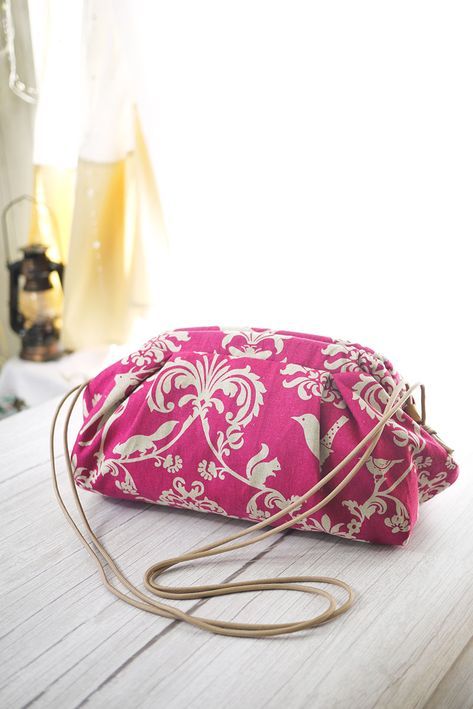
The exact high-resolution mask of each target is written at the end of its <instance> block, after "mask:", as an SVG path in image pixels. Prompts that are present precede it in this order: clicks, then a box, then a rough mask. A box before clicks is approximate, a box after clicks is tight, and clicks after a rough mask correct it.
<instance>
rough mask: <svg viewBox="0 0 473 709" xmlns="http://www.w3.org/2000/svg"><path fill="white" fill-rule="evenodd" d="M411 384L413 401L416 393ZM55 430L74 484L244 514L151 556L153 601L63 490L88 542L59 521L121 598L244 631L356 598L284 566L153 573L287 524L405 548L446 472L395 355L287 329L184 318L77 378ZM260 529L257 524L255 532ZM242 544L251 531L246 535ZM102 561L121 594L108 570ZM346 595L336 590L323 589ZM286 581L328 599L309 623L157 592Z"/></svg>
mask: <svg viewBox="0 0 473 709" xmlns="http://www.w3.org/2000/svg"><path fill="white" fill-rule="evenodd" d="M417 387H420V389H421V393H422V397H421V400H422V412H421V415H420V414H418V412H417V410H416V408H415V406H414V402H413V398H412V394H413V391H414V390H415V389H416V388H417ZM73 392H75V395H74V398H73V401H72V405H71V407H70V409H69V412H68V415H67V420H66V427H65V438H64V442H65V451H66V462H67V463H68V469H69V475H70V478H71V481H72V480H73V481H74V482H75V483H76V485H77V486H78V487H80V488H82V489H86V490H91V491H93V492H99V493H102V494H103V495H108V496H111V497H117V498H123V499H127V500H136V501H140V502H147V503H150V502H151V503H156V504H159V505H168V506H173V507H180V508H185V509H190V510H198V511H200V512H207V513H209V512H210V513H214V514H218V515H225V516H227V517H234V518H238V519H244V520H251V521H253V522H254V524H253V525H252V526H250V527H248V528H245V529H244V530H242V531H240V532H238V533H236V534H233V535H230V536H228V537H226V538H225V539H221V540H219V541H217V542H213V543H212V544H209V545H206V546H204V547H200V548H199V549H197V550H193V551H192V552H189V553H186V554H183V555H181V556H178V557H174V558H171V559H166V560H164V561H162V562H160V563H158V564H155V565H153V566H152V567H151V568H150V569H148V571H147V572H146V574H145V587H146V588H147V590H148V591H150V592H151V593H152V594H154V597H150V596H149V595H148V594H146V593H144V592H143V591H142V590H141V589H139V588H138V587H136V586H134V585H133V584H131V583H130V582H129V581H128V579H127V578H126V577H125V576H124V574H123V573H122V572H121V571H120V569H119V568H118V567H117V565H116V564H115V562H114V561H113V559H112V558H111V557H110V555H109V554H108V552H107V551H106V549H105V548H104V546H103V544H102V543H101V542H100V541H99V540H98V538H97V537H96V535H95V534H94V532H93V531H92V529H91V527H90V524H89V522H88V520H87V517H86V516H85V513H84V510H83V507H82V505H81V502H80V500H79V496H78V493H77V489H76V488H75V487H74V486H73V489H74V495H75V501H76V504H77V507H78V512H79V515H80V517H81V519H82V522H83V524H84V525H85V527H86V529H87V533H88V536H89V538H90V541H91V542H92V546H91V545H90V543H89V541H88V540H87V538H86V536H85V535H84V534H83V533H81V532H80V530H79V527H78V526H77V525H76V523H75V522H74V521H73V519H72V518H71V516H70V515H69V513H68V511H67V509H66V507H65V505H64V502H63V499H62V497H61V494H60V492H59V489H58V486H57V482H56V471H55V462H54V426H55V423H56V419H57V416H58V413H59V410H60V408H61V406H62V404H63V403H64V401H65V399H66V398H67V397H65V398H64V399H63V402H61V405H60V407H59V408H58V411H57V412H56V416H55V419H54V423H53V432H52V437H51V452H52V464H53V473H54V485H55V490H56V493H57V495H58V498H59V501H60V504H61V506H62V509H63V511H64V513H65V514H66V516H67V518H68V520H69V522H70V523H71V524H72V525H73V527H74V528H75V530H76V532H77V533H78V534H79V535H80V537H81V540H82V542H83V543H84V545H85V546H86V548H87V550H88V551H89V552H90V553H91V555H92V556H93V558H94V559H95V561H96V562H97V563H98V565H99V567H100V569H101V573H102V578H103V580H104V583H105V585H106V586H107V587H108V588H109V589H110V590H111V591H112V592H113V593H114V594H115V595H117V596H118V597H120V598H122V599H123V600H125V601H126V602H128V603H130V604H132V605H134V606H136V607H138V608H142V609H144V610H147V611H150V612H153V613H155V614H157V615H161V616H164V617H167V618H176V619H179V620H184V621H187V622H189V623H191V624H193V625H196V626H198V627H200V628H203V629H205V630H209V631H212V632H214V633H218V634H222V635H232V636H239V637H265V636H271V635H278V634H282V633H290V632H294V631H297V630H303V629H305V628H310V627H314V626H316V625H320V624H321V623H324V622H327V621H328V620H331V619H332V618H334V617H336V616H337V615H340V614H341V613H343V612H344V611H346V610H347V609H348V608H349V607H350V606H351V604H352V602H353V594H352V591H351V588H350V587H349V586H348V585H347V584H346V583H344V582H343V581H340V580H339V579H334V578H327V577H318V576H294V577H276V578H265V579H257V580H255V581H240V582H233V581H232V582H230V583H223V584H211V585H205V586H190V587H168V586H162V585H159V584H158V583H157V581H156V579H157V577H158V575H159V574H161V573H162V572H163V571H164V570H166V569H169V568H170V567H172V566H174V565H175V564H178V563H180V562H183V561H191V560H195V559H199V558H203V557H207V556H213V555H216V554H220V553H224V552H226V551H231V550H233V549H239V548H242V547H245V546H248V545H250V544H254V543H255V542H257V541H260V540H262V539H265V538H267V537H268V536H270V535H272V534H277V533H279V532H281V531H283V530H284V529H287V528H289V527H293V528H295V529H298V530H302V531H307V532H326V533H328V534H333V535H336V536H339V537H343V538H345V539H353V540H359V541H364V542H374V543H379V544H398V545H399V544H404V543H405V542H406V541H407V540H408V538H409V536H410V534H411V533H412V530H413V528H414V525H415V523H416V520H417V516H418V510H419V502H424V501H426V500H429V499H430V498H432V497H433V496H434V495H436V494H437V493H438V492H440V491H441V490H443V489H445V488H446V487H448V486H449V485H450V484H451V483H453V482H454V481H455V480H456V478H457V475H458V467H457V465H456V463H455V462H454V461H453V459H452V457H451V452H452V451H451V449H450V448H448V447H447V446H446V445H445V444H444V443H442V441H441V440H440V439H439V438H438V436H437V434H436V432H435V431H433V430H432V429H431V428H430V427H428V426H427V425H426V423H425V393H424V389H423V387H422V386H421V385H414V386H411V387H409V386H408V385H407V384H406V383H405V382H404V381H403V380H402V379H401V377H400V376H399V375H398V374H397V373H396V372H395V371H394V369H393V367H392V365H391V363H390V362H389V361H388V360H386V359H385V358H384V357H382V356H381V355H379V354H377V353H375V352H374V351H373V350H371V349H369V348H367V347H361V346H360V345H358V344H354V343H352V342H346V341H340V340H332V339H330V338H327V337H320V336H316V335H308V334H301V333H295V332H287V331H274V330H264V329H260V328H252V329H239V330H237V329H220V328H218V327H207V328H205V327H202V328H187V329H178V330H173V331H170V332H166V333H164V334H162V335H159V336H157V337H154V338H152V339H151V340H149V341H148V342H147V343H146V344H145V345H144V346H143V348H142V349H140V350H139V351H137V352H133V353H132V354H130V355H129V356H127V357H125V358H124V359H122V360H120V361H119V362H117V363H115V364H114V365H112V366H110V367H108V368H107V369H105V370H104V371H103V372H101V373H100V374H98V375H97V376H96V377H95V378H94V379H92V380H91V381H89V382H88V383H87V384H86V385H82V386H81V387H76V388H75V389H74V390H72V391H71V392H69V394H68V395H67V396H69V395H70V394H72V393H73ZM81 394H83V412H84V421H83V424H82V426H81V429H80V431H79V434H78V436H77V440H76V441H75V444H74V447H73V451H72V460H71V459H70V458H69V454H68V449H67V424H68V422H69V418H70V415H71V412H72V408H73V406H74V403H75V402H76V401H77V399H78V398H79V396H80V395H81ZM265 527H269V529H267V530H266V531H263V532H262V533H259V532H260V530H262V529H263V528H265ZM255 533H256V536H251V537H250V538H249V539H248V538H247V539H245V537H248V535H254V534H255ZM107 564H108V566H109V567H110V569H111V570H112V571H113V573H114V574H115V575H116V576H117V578H118V579H119V581H121V582H122V583H123V584H124V585H125V587H126V588H127V589H128V590H129V591H130V594H131V595H129V594H126V593H123V592H122V591H120V590H119V589H117V588H116V587H114V586H113V584H112V583H111V582H110V581H109V580H108V578H107V576H106V574H105V571H104V567H105V566H106V565H107ZM308 582H318V583H319V584H323V585H327V584H332V585H335V586H339V587H341V588H342V589H344V591H345V592H346V596H347V598H346V600H345V601H344V602H342V603H340V602H339V601H337V600H336V598H335V597H334V596H333V594H332V593H329V592H328V591H327V590H325V589H324V588H321V587H320V586H317V587H314V586H308V585H301V583H303V584H306V583H308ZM267 589H285V590H297V591H305V592H308V593H313V594H316V595H319V596H322V597H323V598H325V599H326V601H327V609H326V610H325V611H324V612H322V613H320V614H319V615H317V616H315V617H314V618H311V619H309V620H305V621H300V622H287V623H280V624H246V623H229V622H225V621H222V620H213V619H208V618H202V617H198V616H194V615H191V614H190V613H185V612H183V611H180V610H178V609H177V608H174V607H173V606H170V605H167V604H163V603H160V602H159V601H158V600H157V599H156V598H155V597H156V596H160V597H162V598H172V599H180V600H182V599H189V598H206V597H210V596H216V595H223V594H228V593H237V592H242V591H259V590H267Z"/></svg>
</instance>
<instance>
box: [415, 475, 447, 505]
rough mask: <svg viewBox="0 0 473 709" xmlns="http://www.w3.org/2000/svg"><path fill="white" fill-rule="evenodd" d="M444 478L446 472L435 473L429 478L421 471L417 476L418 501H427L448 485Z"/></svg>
mask: <svg viewBox="0 0 473 709" xmlns="http://www.w3.org/2000/svg"><path fill="white" fill-rule="evenodd" d="M446 478H447V473H446V472H441V473H437V475H435V476H434V477H433V478H429V477H428V475H426V473H421V474H420V475H419V477H418V486H419V502H421V503H422V502H427V500H430V499H432V497H434V495H436V494H437V493H439V492H441V491H442V490H445V489H446V488H447V487H449V483H448V482H446Z"/></svg>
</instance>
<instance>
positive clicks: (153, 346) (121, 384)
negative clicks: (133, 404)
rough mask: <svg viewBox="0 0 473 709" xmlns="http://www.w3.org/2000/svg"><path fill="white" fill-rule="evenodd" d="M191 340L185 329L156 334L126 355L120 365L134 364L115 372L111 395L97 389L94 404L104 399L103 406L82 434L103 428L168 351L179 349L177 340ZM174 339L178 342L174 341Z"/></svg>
mask: <svg viewBox="0 0 473 709" xmlns="http://www.w3.org/2000/svg"><path fill="white" fill-rule="evenodd" d="M189 339H190V337H189V333H188V332H185V331H177V330H176V331H173V332H165V333H163V334H162V335H159V336H158V337H153V338H152V339H151V340H149V341H148V342H147V343H146V344H145V345H144V346H143V348H142V349H141V350H139V351H138V352H132V353H131V354H130V355H128V356H127V357H124V358H123V359H122V360H121V364H124V365H126V364H131V367H130V369H128V370H127V371H126V372H119V373H118V374H116V375H115V377H114V383H113V386H112V388H111V389H110V391H109V392H108V394H106V395H105V394H101V393H100V392H97V393H96V394H95V395H94V397H93V399H92V406H95V405H96V404H97V403H98V402H101V406H100V408H99V409H98V410H97V411H96V412H95V413H94V415H93V416H91V418H90V419H89V421H88V422H87V424H86V425H85V426H84V427H83V428H82V431H81V434H84V433H85V432H86V431H88V430H89V429H90V428H91V427H94V430H95V431H96V430H98V429H100V428H101V427H102V426H103V425H104V423H105V422H106V421H107V420H108V419H109V418H110V416H111V415H112V413H113V411H114V409H115V408H116V406H117V405H118V404H119V403H120V402H121V401H123V400H124V399H125V397H126V396H127V394H128V393H129V392H130V390H132V389H137V388H138V386H139V384H140V383H142V382H143V381H144V380H145V379H146V378H147V377H148V376H149V374H150V372H152V371H153V370H155V369H156V365H157V364H160V363H161V362H162V361H163V360H164V358H165V354H166V353H168V352H169V353H175V352H178V351H179V350H180V349H181V345H180V344H178V343H179V342H187V341H188V340H189ZM174 340H177V341H178V342H174ZM91 442H92V441H91V440H89V441H81V443H80V445H81V446H88V445H90V444H91Z"/></svg>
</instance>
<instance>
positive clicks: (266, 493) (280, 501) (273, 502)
mask: <svg viewBox="0 0 473 709" xmlns="http://www.w3.org/2000/svg"><path fill="white" fill-rule="evenodd" d="M297 499H298V496H297V495H292V496H291V497H290V498H288V499H287V498H285V497H284V495H282V494H281V493H280V492H279V491H278V490H272V489H271V488H270V489H264V490H259V491H258V492H257V493H255V494H254V495H253V497H252V498H251V499H250V500H249V502H248V504H247V506H246V513H247V514H248V516H249V518H250V519H254V520H263V519H266V518H267V517H270V516H271V515H272V514H274V512H275V511H277V510H284V509H286V507H288V506H289V505H291V504H292V503H293V502H295V501H296V500H297ZM258 502H262V506H263V507H265V508H266V509H261V508H260V507H258ZM300 509H301V505H298V506H297V507H295V508H294V510H292V511H291V512H290V513H289V515H290V516H291V517H294V516H295V515H296V514H297V512H298V511H300Z"/></svg>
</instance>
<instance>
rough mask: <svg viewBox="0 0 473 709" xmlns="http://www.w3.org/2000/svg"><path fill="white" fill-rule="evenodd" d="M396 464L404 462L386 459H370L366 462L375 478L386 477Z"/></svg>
mask: <svg viewBox="0 0 473 709" xmlns="http://www.w3.org/2000/svg"><path fill="white" fill-rule="evenodd" d="M396 463H402V460H386V459H385V458H372V457H369V458H368V460H367V461H366V467H367V468H368V470H369V471H370V473H371V475H374V476H375V477H384V476H385V475H386V473H388V472H389V470H391V468H392V467H393V465H396Z"/></svg>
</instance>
